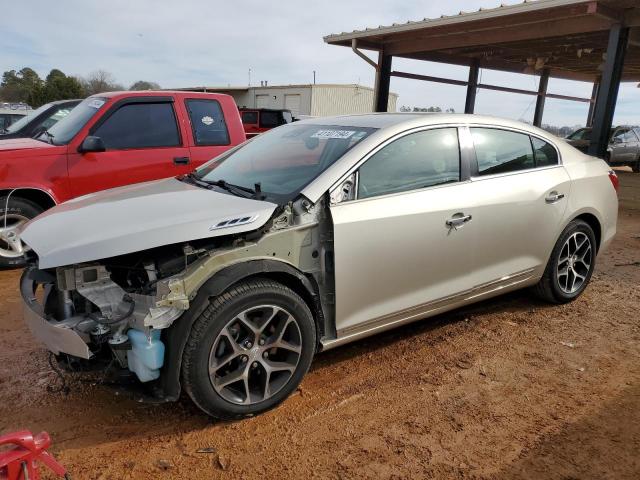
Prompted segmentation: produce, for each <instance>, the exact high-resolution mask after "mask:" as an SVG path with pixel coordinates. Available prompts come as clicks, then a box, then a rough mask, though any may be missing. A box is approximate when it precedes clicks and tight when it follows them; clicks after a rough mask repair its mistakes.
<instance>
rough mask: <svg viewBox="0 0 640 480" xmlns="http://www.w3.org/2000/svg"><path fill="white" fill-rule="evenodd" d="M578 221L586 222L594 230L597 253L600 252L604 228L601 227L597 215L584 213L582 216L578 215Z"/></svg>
mask: <svg viewBox="0 0 640 480" xmlns="http://www.w3.org/2000/svg"><path fill="white" fill-rule="evenodd" d="M576 220H582V221H583V222H586V223H587V224H588V225H589V226H590V227H591V229H592V230H593V234H594V235H595V237H596V251H597V250H600V239H601V238H602V226H601V225H600V221H599V220H598V219H597V217H596V216H595V215H592V214H591V213H583V214H582V215H578V216H577V217H576Z"/></svg>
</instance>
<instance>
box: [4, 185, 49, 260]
mask: <svg viewBox="0 0 640 480" xmlns="http://www.w3.org/2000/svg"><path fill="white" fill-rule="evenodd" d="M8 198H9V202H8V203H7V197H0V269H8V268H21V267H23V266H24V264H25V260H24V256H22V255H16V252H15V250H14V248H12V246H11V244H10V243H8V242H7V241H6V235H7V234H9V233H10V232H11V231H12V230H13V229H15V228H16V227H18V226H19V225H21V224H23V223H25V222H27V221H29V220H31V219H32V218H35V217H37V216H38V215H40V214H41V213H42V212H43V211H44V210H43V209H42V208H41V207H40V206H39V205H37V204H35V203H34V202H32V201H30V200H27V199H25V198H20V197H13V196H9V197H8ZM5 218H6V228H5Z"/></svg>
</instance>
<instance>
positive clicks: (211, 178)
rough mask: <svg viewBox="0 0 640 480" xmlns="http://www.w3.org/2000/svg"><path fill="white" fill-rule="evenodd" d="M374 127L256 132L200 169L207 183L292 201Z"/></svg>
mask: <svg viewBox="0 0 640 480" xmlns="http://www.w3.org/2000/svg"><path fill="white" fill-rule="evenodd" d="M375 130H376V129H375V128H365V127H346V126H342V125H312V124H307V125H305V124H300V123H297V122H296V123H290V124H288V125H284V126H282V127H278V128H275V129H273V130H270V131H269V132H267V133H263V134H262V135H259V136H257V137H256V138H254V139H253V140H252V141H250V142H247V143H246V144H243V145H242V146H241V147H240V148H238V149H236V150H233V151H231V152H229V153H227V154H224V155H222V156H221V157H218V158H216V159H214V160H213V161H211V162H209V163H207V164H206V165H204V166H202V167H200V168H199V169H198V170H197V171H196V176H197V177H198V178H199V179H200V180H203V181H205V182H216V181H220V180H224V181H225V182H226V183H229V184H234V185H238V186H241V187H244V188H250V189H254V188H255V186H256V184H257V183H259V184H260V190H261V193H262V195H264V196H265V197H266V198H270V199H271V200H273V201H275V202H276V203H282V202H285V201H289V200H291V199H293V198H294V197H295V196H296V195H297V194H298V193H299V192H300V191H301V190H302V189H303V188H304V187H305V186H306V185H308V184H309V183H310V182H311V181H313V180H314V179H315V178H316V177H317V176H318V175H320V173H322V172H323V171H324V170H326V169H327V168H328V167H329V166H330V165H332V164H333V163H334V162H335V161H336V160H338V159H339V158H340V157H342V156H343V155H344V154H345V153H346V152H347V151H348V150H349V149H351V148H352V147H353V146H354V145H356V144H358V143H359V142H361V141H362V140H363V139H364V138H366V137H368V136H369V135H371V133H373V132H374V131H375Z"/></svg>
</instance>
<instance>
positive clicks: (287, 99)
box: [284, 93, 300, 117]
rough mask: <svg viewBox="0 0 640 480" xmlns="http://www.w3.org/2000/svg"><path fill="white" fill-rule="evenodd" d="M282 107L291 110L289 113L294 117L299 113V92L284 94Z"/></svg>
mask: <svg viewBox="0 0 640 480" xmlns="http://www.w3.org/2000/svg"><path fill="white" fill-rule="evenodd" d="M284 108H285V109H287V110H291V114H292V115H293V116H294V117H297V116H299V115H300V95H299V94H291V93H290V94H286V95H285V96H284Z"/></svg>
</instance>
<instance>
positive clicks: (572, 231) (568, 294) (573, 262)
mask: <svg viewBox="0 0 640 480" xmlns="http://www.w3.org/2000/svg"><path fill="white" fill-rule="evenodd" d="M596 248H597V247H596V240H595V235H594V233H593V229H592V228H591V226H589V224H588V223H586V222H583V221H582V220H573V221H572V222H571V223H569V225H567V228H565V229H564V231H563V232H562V234H561V235H560V238H559V239H558V241H557V243H556V245H555V247H554V248H553V251H552V252H551V258H549V262H548V263H547V267H546V269H545V271H544V274H543V276H542V278H541V279H540V281H539V282H538V284H537V285H536V286H535V287H534V290H535V292H536V293H537V294H538V296H540V297H541V298H543V299H544V300H547V301H548V302H551V303H567V302H570V301H572V300H574V299H575V298H577V297H578V296H579V295H580V294H581V293H582V292H583V291H584V289H585V288H587V285H588V283H589V280H591V275H592V274H593V269H594V267H595V260H596Z"/></svg>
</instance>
